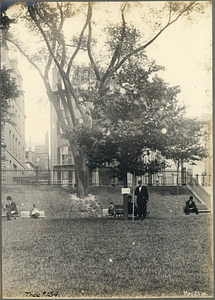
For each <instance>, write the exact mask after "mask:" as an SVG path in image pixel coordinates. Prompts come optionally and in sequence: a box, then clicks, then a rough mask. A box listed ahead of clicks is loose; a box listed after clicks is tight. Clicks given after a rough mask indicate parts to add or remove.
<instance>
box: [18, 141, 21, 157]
mask: <svg viewBox="0 0 215 300" xmlns="http://www.w3.org/2000/svg"><path fill="white" fill-rule="evenodd" d="M18 156H19V159H20V158H21V156H20V142H19V146H18Z"/></svg>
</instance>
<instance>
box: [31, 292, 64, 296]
mask: <svg viewBox="0 0 215 300" xmlns="http://www.w3.org/2000/svg"><path fill="white" fill-rule="evenodd" d="M25 296H26V297H59V293H58V292H43V293H39V294H33V293H31V292H25Z"/></svg>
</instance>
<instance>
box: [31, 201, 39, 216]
mask: <svg viewBox="0 0 215 300" xmlns="http://www.w3.org/2000/svg"><path fill="white" fill-rule="evenodd" d="M39 215H40V214H39V210H38V209H37V208H36V205H35V204H33V208H32V210H31V211H30V216H31V217H32V218H34V219H37V218H39Z"/></svg>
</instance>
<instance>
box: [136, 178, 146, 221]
mask: <svg viewBox="0 0 215 300" xmlns="http://www.w3.org/2000/svg"><path fill="white" fill-rule="evenodd" d="M135 196H137V206H138V214H139V219H140V220H145V218H146V203H147V201H148V199H149V195H148V190H147V188H146V187H145V186H143V185H142V181H141V180H138V187H137V188H136V189H135Z"/></svg>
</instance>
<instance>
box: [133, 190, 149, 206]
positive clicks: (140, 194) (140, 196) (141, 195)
mask: <svg viewBox="0 0 215 300" xmlns="http://www.w3.org/2000/svg"><path fill="white" fill-rule="evenodd" d="M135 195H136V196H137V204H138V203H140V202H143V203H145V202H146V201H148V200H149V195H148V190H147V188H146V187H145V186H142V187H141V191H139V186H138V187H136V189H135Z"/></svg>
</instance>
